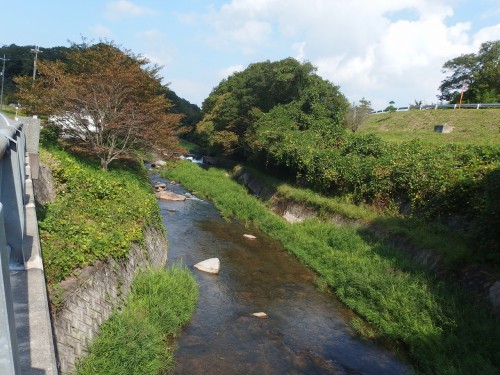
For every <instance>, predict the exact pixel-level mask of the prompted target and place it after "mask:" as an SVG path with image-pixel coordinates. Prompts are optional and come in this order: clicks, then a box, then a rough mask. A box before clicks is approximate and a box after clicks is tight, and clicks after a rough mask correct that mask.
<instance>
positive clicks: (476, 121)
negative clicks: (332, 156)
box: [358, 108, 500, 145]
mask: <svg viewBox="0 0 500 375" xmlns="http://www.w3.org/2000/svg"><path fill="white" fill-rule="evenodd" d="M499 124H500V109H498V108H492V109H480V110H476V109H459V110H457V109H455V110H451V109H450V110H423V111H417V110H414V111H405V112H394V113H381V114H375V115H371V116H370V117H368V118H367V119H366V120H365V121H364V122H363V123H362V124H361V126H360V128H359V131H358V132H359V134H377V135H378V136H380V137H381V138H382V139H384V140H387V141H391V142H403V141H407V140H411V139H421V140H424V141H425V142H428V143H431V144H435V145H439V144H446V143H450V142H453V143H458V144H467V145H470V144H475V145H498V144H500V127H499V126H500V125H499ZM435 125H449V126H452V127H454V129H453V131H452V132H451V133H449V134H439V133H434V126H435Z"/></svg>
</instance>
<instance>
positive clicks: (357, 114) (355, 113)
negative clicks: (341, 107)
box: [343, 98, 373, 133]
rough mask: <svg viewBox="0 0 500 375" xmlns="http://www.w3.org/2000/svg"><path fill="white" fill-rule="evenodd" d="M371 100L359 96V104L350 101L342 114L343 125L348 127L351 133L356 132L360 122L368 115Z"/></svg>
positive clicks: (370, 110)
mask: <svg viewBox="0 0 500 375" xmlns="http://www.w3.org/2000/svg"><path fill="white" fill-rule="evenodd" d="M371 104H372V103H371V102H370V101H369V100H366V99H365V98H361V100H360V101H359V104H356V103H354V102H353V103H352V105H350V106H349V108H348V109H347V111H346V114H345V116H344V121H343V123H344V126H345V127H346V128H347V129H350V130H351V131H352V132H353V133H356V131H357V130H358V128H359V126H360V125H361V123H362V122H363V121H364V120H365V119H366V118H367V117H368V116H369V115H370V113H371V112H372V111H373V109H372V108H371Z"/></svg>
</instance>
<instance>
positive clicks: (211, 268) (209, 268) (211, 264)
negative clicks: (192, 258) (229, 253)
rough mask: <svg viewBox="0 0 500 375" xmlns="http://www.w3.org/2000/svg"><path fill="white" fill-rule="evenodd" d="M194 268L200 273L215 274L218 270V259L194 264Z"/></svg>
mask: <svg viewBox="0 0 500 375" xmlns="http://www.w3.org/2000/svg"><path fill="white" fill-rule="evenodd" d="M194 268H197V269H199V270H200V271H204V272H208V273H215V274H217V273H219V270H220V260H219V258H210V259H206V260H204V261H203V262H200V263H196V264H195V265H194Z"/></svg>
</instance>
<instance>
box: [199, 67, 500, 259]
mask: <svg viewBox="0 0 500 375" xmlns="http://www.w3.org/2000/svg"><path fill="white" fill-rule="evenodd" d="M313 71H314V68H313V67H312V66H311V65H310V64H307V63H306V64H300V63H298V62H297V61H295V60H293V59H286V60H282V61H278V62H275V63H270V62H265V63H259V64H254V65H251V66H250V67H249V68H248V69H246V70H245V71H243V72H241V73H236V74H234V75H233V76H231V77H229V79H227V80H224V81H222V82H221V83H220V84H219V86H218V87H217V88H215V89H214V91H213V92H212V94H211V95H210V96H209V97H208V98H207V99H206V100H205V102H204V103H203V110H202V115H203V117H202V120H201V121H200V122H199V123H198V125H197V130H198V132H199V134H200V135H201V137H202V140H203V141H204V142H205V145H206V146H207V147H208V148H209V149H210V150H211V151H212V152H215V153H222V154H225V155H230V156H232V157H240V158H241V157H244V158H245V160H248V161H251V162H253V163H256V164H257V165H260V166H264V167H266V168H269V169H272V170H279V171H280V172H281V173H283V174H286V175H288V176H289V177H291V178H292V179H293V180H294V182H296V183H298V184H299V185H300V186H303V187H308V188H311V189H313V190H315V191H317V192H321V193H323V194H326V195H336V196H344V197H346V198H348V199H350V200H351V201H352V202H354V203H369V204H373V205H375V206H376V207H379V208H381V209H386V208H397V209H399V210H400V211H401V212H403V213H405V214H411V215H414V216H418V217H420V218H426V219H432V220H436V219H437V220H439V221H441V222H442V223H444V224H448V223H454V226H455V228H459V229H461V230H463V231H464V232H467V233H469V234H471V235H473V236H475V239H476V240H477V241H479V242H480V243H481V242H482V241H483V236H481V235H480V233H481V231H479V230H477V228H479V227H481V228H482V232H483V233H486V232H488V233H492V232H494V231H496V230H497V229H496V228H497V227H496V226H495V225H496V224H494V221H491V220H490V221H487V220H484V219H481V225H480V226H479V220H480V219H479V218H480V217H483V218H484V217H485V216H484V215H486V214H485V213H484V212H485V210H490V211H491V205H492V201H491V199H492V198H491V197H492V194H491V191H492V188H491V187H489V185H490V184H491V183H493V182H488V181H493V180H494V179H490V178H487V176H488V175H490V174H491V173H494V172H495V171H496V170H498V169H499V168H500V146H498V145H484V146H478V145H470V144H469V145H468V144H464V145H459V144H445V145H443V144H442V143H439V144H437V145H429V144H428V143H425V142H421V141H419V140H415V139H414V140H409V141H406V142H400V143H390V142H385V141H383V140H381V139H380V138H379V137H377V136H376V135H373V134H353V133H352V130H353V128H352V127H351V126H349V127H350V128H351V132H348V131H347V130H346V128H345V126H343V124H342V122H341V120H342V116H343V115H344V113H345V112H344V111H345V108H346V106H347V103H346V101H345V99H344V97H343V96H342V95H341V94H340V93H339V92H338V88H336V87H334V86H332V85H331V84H330V83H328V82H326V81H323V80H322V79H320V78H319V77H318V76H316V75H315V74H314V73H313ZM361 104H363V103H361ZM365 104H366V105H364V107H365V108H366V111H367V108H369V105H368V102H367V103H365ZM353 109H354V108H351V111H352V110H353ZM366 111H365V112H366ZM349 113H350V111H349V110H348V111H347V116H346V117H344V125H345V124H346V121H347V122H349V121H348V120H349V119H351V120H353V118H352V116H351V117H349ZM351 123H352V121H351ZM483 181H484V182H483ZM488 207H490V208H488ZM486 216H488V215H486ZM475 228H476V229H475ZM488 238H490V240H488V241H487V243H488V246H477V248H476V252H477V254H476V255H477V256H478V257H477V259H478V260H481V261H486V260H488V261H491V260H493V261H494V262H495V264H500V243H498V241H493V240H492V239H491V236H489V237H488ZM484 239H485V240H486V237H484Z"/></svg>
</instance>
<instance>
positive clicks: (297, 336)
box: [151, 174, 411, 375]
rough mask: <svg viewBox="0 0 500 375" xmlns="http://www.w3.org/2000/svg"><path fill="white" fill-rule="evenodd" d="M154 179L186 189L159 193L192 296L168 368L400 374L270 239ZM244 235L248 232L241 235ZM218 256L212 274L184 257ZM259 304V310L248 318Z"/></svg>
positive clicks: (172, 254)
mask: <svg viewBox="0 0 500 375" xmlns="http://www.w3.org/2000/svg"><path fill="white" fill-rule="evenodd" d="M151 180H152V182H153V183H157V182H164V183H167V190H170V191H174V192H176V193H179V194H187V196H188V197H189V198H188V199H187V200H186V201H181V202H172V201H163V200H160V201H159V205H160V209H161V213H162V217H163V223H164V224H165V226H166V228H167V232H168V264H174V263H182V264H183V265H185V266H187V267H189V268H190V269H191V270H192V272H193V273H194V275H195V277H196V279H197V282H198V285H199V289H200V298H199V301H198V306H197V309H196V311H195V313H194V315H193V318H192V319H191V321H190V322H189V323H188V324H187V325H186V326H185V327H184V329H183V330H182V332H181V333H180V335H179V337H178V338H177V339H176V344H177V346H176V351H175V353H174V356H175V360H176V367H175V370H174V374H189V375H197V374H260V375H262V374H273V375H274V374H407V373H410V372H411V367H410V366H409V365H408V364H407V363H405V362H404V361H403V360H401V359H399V358H398V357H396V356H395V355H394V354H392V353H391V352H389V351H388V350H386V349H383V348H380V347H379V346H376V345H375V344H373V343H370V342H369V341H366V340H362V339H361V338H359V337H358V336H357V335H356V333H355V331H354V330H353V329H352V328H351V327H350V325H349V320H350V318H352V317H353V316H354V315H353V313H352V312H351V311H349V310H348V309H347V308H345V307H344V306H343V305H342V304H341V303H340V302H339V301H338V300H336V299H335V298H334V297H333V296H331V295H328V294H326V293H322V292H320V291H319V290H318V289H317V288H316V287H315V284H314V280H315V275H314V273H313V272H312V271H310V270H309V269H307V268H306V267H305V266H303V265H302V264H301V263H299V261H298V260H297V259H295V258H294V257H293V256H292V255H290V254H288V253H287V252H286V251H285V250H284V249H283V247H282V246H281V245H280V243H278V242H277V241H275V240H273V239H271V238H269V237H268V236H266V235H265V234H264V233H262V232H258V231H256V230H255V229H254V228H245V227H244V226H243V225H242V224H240V223H238V222H236V221H229V222H228V221H225V220H224V219H222V218H221V217H220V215H219V212H218V211H217V209H216V208H215V207H214V205H213V204H212V203H211V202H209V201H203V200H200V199H198V198H196V197H194V196H192V195H190V194H189V193H188V192H187V190H186V189H184V188H183V187H182V186H180V185H178V184H171V183H170V181H168V180H165V179H162V178H159V177H158V176H157V175H154V174H153V175H151ZM244 234H252V235H254V236H256V239H253V240H252V239H248V238H245V237H244V236H243V235H244ZM213 257H217V258H219V259H220V262H221V269H220V272H219V274H218V275H213V274H209V273H205V272H202V271H199V270H197V269H195V268H193V265H194V264H196V263H198V262H200V261H202V260H205V259H208V258H213ZM255 312H264V313H266V314H267V318H258V317H255V316H252V315H251V314H252V313H255Z"/></svg>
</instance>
